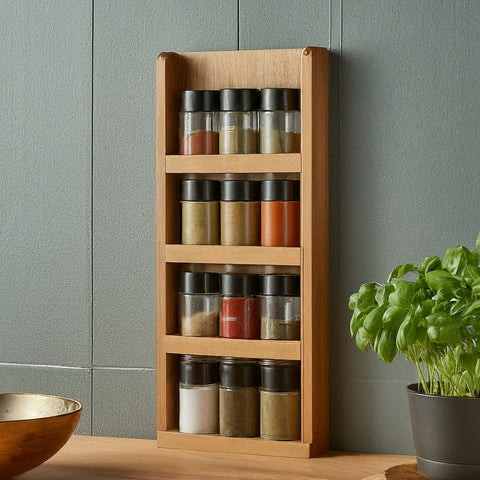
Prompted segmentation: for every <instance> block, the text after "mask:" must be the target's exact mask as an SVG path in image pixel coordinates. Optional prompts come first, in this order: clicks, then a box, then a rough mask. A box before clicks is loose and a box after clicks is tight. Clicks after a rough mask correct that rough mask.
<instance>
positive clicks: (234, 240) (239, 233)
mask: <svg viewBox="0 0 480 480" xmlns="http://www.w3.org/2000/svg"><path fill="white" fill-rule="evenodd" d="M220 243H221V244H222V245H259V244H260V194H259V184H258V182H254V181H248V180H224V181H223V182H221V186H220Z"/></svg>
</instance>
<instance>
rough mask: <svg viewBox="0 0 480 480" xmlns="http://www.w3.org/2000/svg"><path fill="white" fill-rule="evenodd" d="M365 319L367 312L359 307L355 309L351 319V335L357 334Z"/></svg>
mask: <svg viewBox="0 0 480 480" xmlns="http://www.w3.org/2000/svg"><path fill="white" fill-rule="evenodd" d="M364 320H365V314H364V313H363V312H361V311H360V310H359V309H358V308H356V309H355V310H354V311H353V315H352V318H351V319H350V335H351V336H352V337H353V336H355V335H356V334H357V332H358V329H359V328H360V327H362V326H363V321H364Z"/></svg>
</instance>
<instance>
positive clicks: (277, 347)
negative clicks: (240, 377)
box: [159, 335, 301, 360]
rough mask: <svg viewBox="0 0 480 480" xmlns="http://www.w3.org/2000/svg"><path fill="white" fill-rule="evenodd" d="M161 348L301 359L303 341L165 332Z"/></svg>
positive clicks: (235, 355)
mask: <svg viewBox="0 0 480 480" xmlns="http://www.w3.org/2000/svg"><path fill="white" fill-rule="evenodd" d="M159 349H160V351H162V352H164V353H170V354H172V353H173V354H191V355H208V356H216V357H226V356H230V357H256V356H258V353H259V352H262V355H264V356H265V357H266V358H271V359H279V360H281V359H284V360H300V359H301V354H300V342H299V341H295V340H244V339H240V340H237V339H233V338H220V337H182V336H181V335H164V336H163V338H162V340H161V343H160V345H159Z"/></svg>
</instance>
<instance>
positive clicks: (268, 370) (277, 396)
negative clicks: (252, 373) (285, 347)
mask: <svg viewBox="0 0 480 480" xmlns="http://www.w3.org/2000/svg"><path fill="white" fill-rule="evenodd" d="M259 364H260V371H261V387H260V436H261V437H262V438H266V439H269V440H299V439H300V436H301V403H300V399H301V395H300V378H301V377H300V362H297V361H289V360H260V361H259Z"/></svg>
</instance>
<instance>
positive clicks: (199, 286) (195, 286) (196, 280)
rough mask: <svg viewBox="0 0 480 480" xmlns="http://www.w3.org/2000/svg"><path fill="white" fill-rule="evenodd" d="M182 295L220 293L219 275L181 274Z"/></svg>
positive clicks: (180, 287) (203, 273)
mask: <svg viewBox="0 0 480 480" xmlns="http://www.w3.org/2000/svg"><path fill="white" fill-rule="evenodd" d="M179 280H180V281H179V286H178V291H179V292H180V293H191V294H195V293H219V292H220V285H219V280H218V273H209V272H180V279H179Z"/></svg>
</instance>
